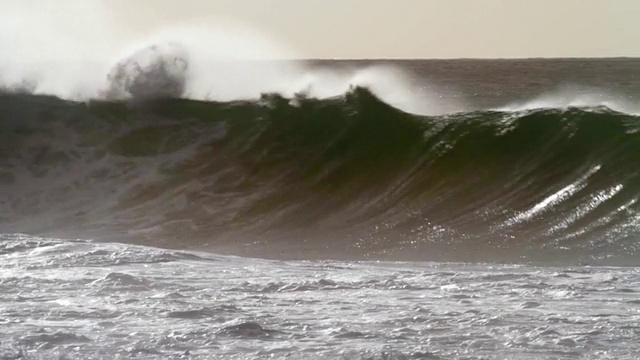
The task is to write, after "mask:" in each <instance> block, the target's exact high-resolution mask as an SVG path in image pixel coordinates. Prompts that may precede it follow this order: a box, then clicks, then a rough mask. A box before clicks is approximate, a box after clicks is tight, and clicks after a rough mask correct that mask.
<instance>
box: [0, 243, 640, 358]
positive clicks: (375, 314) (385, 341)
mask: <svg viewBox="0 0 640 360" xmlns="http://www.w3.org/2000/svg"><path fill="white" fill-rule="evenodd" d="M638 294H640V270H639V269H637V268H614V267H563V268H553V267H530V266H525V265H488V264H474V265H470V264H461V263H439V264H438V263H400V262H398V263H396V262H393V263H391V262H351V263H347V262H330V261H267V260H256V259H247V258H239V257H222V256H216V255H210V254H203V253H187V252H179V251H169V250H160V249H156V248H150V247H141V246H132V245H123V244H115V243H91V242H87V241H65V240H56V239H48V238H37V237H29V236H25V235H3V236H2V240H1V241H0V359H217V358H221V359H222V358H224V359H263V358H264V359H266V358H269V359H271V358H277V359H279V358H288V359H320V358H322V359H578V358H579V359H637V358H638V357H640V341H639V340H640V297H639V296H638Z"/></svg>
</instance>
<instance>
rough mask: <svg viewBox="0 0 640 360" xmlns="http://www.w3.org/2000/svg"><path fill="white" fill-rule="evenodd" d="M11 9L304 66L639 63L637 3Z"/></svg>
mask: <svg viewBox="0 0 640 360" xmlns="http://www.w3.org/2000/svg"><path fill="white" fill-rule="evenodd" d="M9 3H13V4H16V3H19V4H20V5H19V6H21V7H22V8H23V10H24V9H27V12H28V11H32V12H39V13H40V16H49V15H48V14H46V13H45V9H48V10H46V11H51V12H56V11H57V12H59V14H58V15H60V14H65V16H67V17H85V16H86V19H84V20H77V21H78V23H79V24H82V32H85V33H87V34H91V32H92V31H98V30H99V28H100V27H110V28H111V30H109V31H111V32H113V33H118V34H120V36H129V35H131V34H135V35H136V36H138V35H144V34H152V33H153V32H155V31H158V30H161V29H163V28H166V27H167V26H174V25H185V24H196V23H197V24H209V25H213V26H216V27H220V26H224V24H233V26H234V27H235V28H238V27H246V28H247V29H250V30H251V31H252V32H253V33H259V34H260V35H261V36H264V37H267V38H269V39H271V41H274V42H275V43H278V44H281V45H282V46H284V47H286V48H287V49H291V50H292V53H294V54H296V55H295V56H296V57H300V58H513V57H608V56H630V57H640V0H384V1H383V0H76V1H73V0H69V1H63V0H59V1H54V0H0V5H1V6H6V5H7V4H9ZM94 9H95V10H96V12H95V13H94V14H93V15H94V17H93V18H92V17H91V16H89V15H88V14H89V13H93V10H94ZM96 14H97V15H96ZM51 16H55V14H54V15H51ZM97 18H101V19H102V20H96V19H97ZM69 21H70V20H68V19H67V20H65V22H67V23H68V22H69ZM73 21H75V20H71V22H73ZM107 24H109V25H107ZM114 24H116V25H114ZM100 31H104V29H102V30H100Z"/></svg>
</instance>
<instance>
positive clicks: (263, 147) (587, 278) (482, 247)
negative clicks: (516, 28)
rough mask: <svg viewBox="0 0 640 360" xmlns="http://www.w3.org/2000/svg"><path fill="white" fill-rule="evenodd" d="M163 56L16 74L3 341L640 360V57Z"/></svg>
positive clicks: (0, 284)
mask: <svg viewBox="0 0 640 360" xmlns="http://www.w3.org/2000/svg"><path fill="white" fill-rule="evenodd" d="M180 64H181V65H180V67H179V68H177V70H180V71H182V70H184V69H186V68H187V62H181V63H180ZM123 66H124V67H121V68H120V69H121V70H122V71H121V72H120V73H118V72H116V75H118V79H120V80H122V79H125V78H126V76H131V75H130V74H128V73H126V71H127V68H126V66H128V65H127V64H126V63H125V64H124V65H123ZM150 66H151V67H153V65H150ZM163 66H164V65H163ZM163 66H160V67H159V68H161V69H163V72H162V73H161V74H158V73H157V72H156V69H154V68H152V69H151V70H150V71H149V72H148V73H147V75H145V77H143V78H142V77H140V76H141V75H139V74H138V75H136V76H138V77H137V78H133V79H129V80H126V79H125V80H122V81H123V82H122V81H121V83H119V84H116V85H123V84H124V87H123V89H124V90H126V91H128V92H129V95H131V96H129V97H122V96H103V97H91V98H88V99H87V98H85V99H82V100H78V99H72V98H69V97H64V96H62V98H61V97H58V96H61V95H60V94H57V93H55V92H49V93H48V92H46V91H44V92H42V91H38V89H37V86H36V85H35V84H26V85H25V84H22V85H23V86H20V87H15V86H7V87H6V89H5V90H4V91H3V92H2V93H1V94H0V359H130V358H131V359H165V358H166V359H217V358H220V359H227V358H229V359H235V358H238V359H254V358H255V359H262V358H265V359H266V358H269V359H272V358H289V359H326V358H330V359H637V358H639V357H640V346H639V345H638V344H639V343H640V271H639V270H638V268H637V266H638V265H640V60H636V59H608V60H590V59H584V60H578V59H559V60H482V61H481V60H447V61H444V60H439V61H311V62H307V63H305V64H304V66H305V67H306V68H307V69H309V74H311V75H308V76H306V77H303V78H304V79H306V80H304V79H303V80H304V81H301V83H302V84H303V85H301V86H300V84H298V85H299V86H298V88H297V89H295V91H294V92H291V93H287V92H284V91H278V90H279V89H281V88H279V87H274V91H272V92H263V93H262V95H260V96H258V97H255V98H237V99H232V100H228V99H224V100H220V99H216V98H214V97H212V98H206V97H193V96H189V94H190V93H189V86H190V85H189V80H188V78H182V77H180V76H179V75H181V73H180V71H178V73H177V75H176V72H175V71H174V72H173V73H171V72H170V71H169V73H167V71H165V70H166V69H165V67H163ZM391 69H392V70H391ZM173 70H176V69H173ZM112 74H113V73H112ZM136 74H137V73H136ZM344 74H352V75H349V76H347V75H344ZM400 74H401V75H400ZM159 75H162V76H164V77H163V78H162V79H160V80H159V81H158V82H153V81H151V82H150V79H154V78H156V77H157V76H159ZM365 75H366V76H365ZM327 78H332V79H333V84H332V85H331V86H329V85H327V83H326V82H325V83H323V82H322V79H327ZM337 78H344V79H347V80H344V81H342V82H346V84H347V85H348V86H347V87H345V89H344V90H342V91H339V92H338V93H335V91H334V92H333V93H331V91H328V90H327V91H324V90H326V88H327V87H332V88H335V87H336V86H335V82H336V80H335V79H337ZM362 78H366V81H363V80H362ZM400 78H402V81H399V79H400ZM112 79H113V78H112ZM309 79H312V80H309ZM318 79H320V80H318ZM354 79H356V80H354ZM358 79H359V80H358ZM112 81H113V80H112ZM145 86H146V88H145ZM123 89H120V90H123ZM141 89H142V90H141ZM149 89H151V90H154V89H160V91H159V92H157V93H155V95H157V96H151V95H154V94H153V92H151V93H150V91H149ZM167 89H169V90H171V91H170V92H167ZM323 89H324V90H323ZM111 90H113V89H111ZM116 90H117V89H116ZM126 91H125V92H126ZM113 93H114V91H111V92H110V94H111V95H113ZM140 94H142V95H144V96H141V95H140Z"/></svg>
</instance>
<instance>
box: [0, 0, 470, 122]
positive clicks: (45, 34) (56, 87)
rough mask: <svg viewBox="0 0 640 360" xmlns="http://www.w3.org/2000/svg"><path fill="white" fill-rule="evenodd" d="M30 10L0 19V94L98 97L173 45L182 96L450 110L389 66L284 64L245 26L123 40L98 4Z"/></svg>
mask: <svg viewBox="0 0 640 360" xmlns="http://www.w3.org/2000/svg"><path fill="white" fill-rule="evenodd" d="M38 6H39V7H43V8H42V9H41V10H42V11H33V3H32V2H25V3H16V4H13V5H12V6H10V7H7V9H3V13H2V14H0V52H1V53H2V58H1V59H0V88H3V87H4V88H13V89H16V88H28V89H29V90H30V91H31V92H33V93H35V94H47V95H56V96H58V97H61V98H64V99H72V100H86V99H93V98H100V97H101V96H103V95H104V94H106V93H107V89H109V83H108V80H107V75H108V74H109V73H110V71H111V70H112V68H113V66H114V65H116V64H117V63H118V62H120V61H122V60H123V59H127V58H128V57H130V56H132V55H135V54H137V53H140V50H141V49H145V48H149V47H150V46H154V45H160V47H162V45H163V44H167V43H177V44H180V46H182V47H184V49H185V50H186V51H187V52H188V56H189V67H188V73H187V81H186V89H185V97H188V98H191V99H196V100H218V101H229V100H237V99H257V98H259V97H260V95H261V94H263V93H274V92H276V93H280V94H282V95H284V96H287V97H290V96H294V95H295V94H296V93H300V92H303V93H306V94H307V95H308V96H311V97H317V98H327V97H332V96H339V95H342V94H344V93H345V92H346V91H347V90H348V89H349V87H351V86H358V85H359V86H366V87H369V88H370V89H371V90H372V91H373V92H374V93H375V94H376V95H377V96H379V97H380V98H382V99H383V100H384V101H386V102H388V103H390V104H391V105H394V106H396V107H398V108H400V109H402V110H405V111H408V112H412V113H418V114H429V115H435V114H443V113H447V112H451V111H455V110H458V109H459V107H458V106H456V104H444V102H443V101H441V100H440V99H438V97H437V95H436V94H433V93H429V92H427V91H426V90H425V89H424V88H419V87H417V86H413V85H412V84H411V82H410V81H409V80H408V79H407V77H406V76H405V75H404V74H403V73H402V71H400V70H399V69H397V68H394V67H391V66H373V67H367V68H364V69H356V70H352V71H338V70H328V69H325V70H318V69H310V68H306V67H305V66H303V65H302V63H300V62H294V61H287V60H283V59H295V58H299V56H297V54H296V52H295V51H294V50H292V49H290V48H288V47H287V46H285V45H283V44H281V43H279V42H278V41H277V40H275V39H272V38H270V37H269V36H267V35H265V34H264V33H262V32H261V31H258V30H256V29H253V28H251V26H248V25H246V24H233V23H230V22H228V21H227V22H225V23H224V24H202V23H193V24H186V25H184V24H183V25H180V26H167V27H165V28H162V29H159V30H157V31H155V32H152V33H147V34H144V36H143V35H142V34H139V33H134V34H131V35H127V34H125V33H124V32H123V31H121V30H119V27H121V26H120V25H121V24H120V25H119V24H117V23H113V22H110V20H109V19H111V18H110V17H109V16H107V13H108V11H107V9H105V8H102V7H100V6H99V4H97V3H88V2H75V1H66V0H61V1H60V2H56V3H55V4H49V3H42V2H38ZM45 10H46V11H45ZM45 13H46V14H47V15H44V14H45ZM275 60H277V61H275Z"/></svg>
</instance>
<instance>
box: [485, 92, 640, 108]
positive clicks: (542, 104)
mask: <svg viewBox="0 0 640 360" xmlns="http://www.w3.org/2000/svg"><path fill="white" fill-rule="evenodd" d="M602 106H604V107H607V108H609V109H611V110H614V111H618V112H622V113H627V114H630V115H640V106H638V105H637V104H634V103H633V102H632V101H631V100H629V101H625V97H624V96H621V95H619V94H616V93H614V92H612V91H610V90H603V89H598V88H590V87H584V86H573V85H564V86H561V87H559V88H558V89H556V90H555V91H551V92H548V93H545V94H541V95H539V96H537V97H535V98H533V99H530V100H527V101H520V102H515V103H512V104H509V105H507V106H504V107H501V108H498V109H496V110H498V111H509V112H519V111H529V110H539V109H566V108H570V107H579V108H593V107H602Z"/></svg>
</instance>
